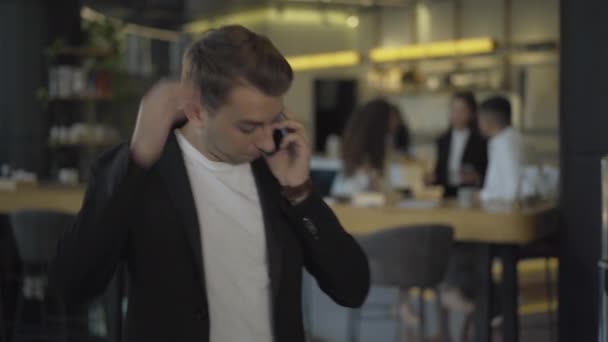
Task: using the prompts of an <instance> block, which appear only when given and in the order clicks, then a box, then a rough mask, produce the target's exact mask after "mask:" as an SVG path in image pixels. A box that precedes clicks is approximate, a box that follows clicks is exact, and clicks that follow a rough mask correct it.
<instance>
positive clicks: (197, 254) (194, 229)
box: [157, 132, 205, 288]
mask: <svg viewBox="0 0 608 342" xmlns="http://www.w3.org/2000/svg"><path fill="white" fill-rule="evenodd" d="M157 167H158V170H159V173H160V175H161V178H162V179H163V181H164V182H165V185H166V188H167V191H168V192H169V195H170V197H171V201H172V202H173V205H174V207H175V210H176V211H177V212H178V214H179V217H180V220H181V221H182V222H181V223H182V226H183V228H184V229H185V233H186V236H187V240H188V242H189V244H190V248H191V249H192V253H193V256H194V262H195V264H196V268H197V270H198V272H199V273H200V278H201V281H202V285H203V288H204V285H205V279H204V277H205V273H204V272H203V252H202V247H201V233H200V226H199V222H198V215H197V211H196V206H195V204H194V196H193V195H192V188H191V186H190V179H189V178H188V173H187V171H186V166H185V164H184V158H183V156H182V151H181V149H180V148H179V145H178V143H177V139H176V137H175V135H174V134H173V132H171V133H170V134H169V137H168V138H167V143H166V144H165V149H164V151H163V153H162V156H161V158H160V160H159V161H158V163H157Z"/></svg>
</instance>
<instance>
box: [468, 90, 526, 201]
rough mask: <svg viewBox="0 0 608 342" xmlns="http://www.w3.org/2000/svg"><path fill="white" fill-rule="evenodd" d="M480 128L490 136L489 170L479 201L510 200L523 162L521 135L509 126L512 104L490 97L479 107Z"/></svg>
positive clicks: (515, 191)
mask: <svg viewBox="0 0 608 342" xmlns="http://www.w3.org/2000/svg"><path fill="white" fill-rule="evenodd" d="M479 128H480V130H481V133H482V134H483V135H484V136H485V137H487V138H488V139H489V143H488V171H487V174H486V178H485V181H484V184H483V189H482V190H481V191H480V193H479V199H480V200H481V201H503V202H511V201H513V200H515V199H517V196H518V191H519V181H520V172H521V169H522V166H523V162H524V153H525V151H524V145H523V140H522V137H521V134H520V133H519V132H518V131H517V130H516V129H515V128H513V126H511V103H510V102H509V100H507V99H506V98H504V97H500V96H497V97H492V98H489V99H487V100H485V101H484V102H483V103H482V104H481V106H480V113H479Z"/></svg>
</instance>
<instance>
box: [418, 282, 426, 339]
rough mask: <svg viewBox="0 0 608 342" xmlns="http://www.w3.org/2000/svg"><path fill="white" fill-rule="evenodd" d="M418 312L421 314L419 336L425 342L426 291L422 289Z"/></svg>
mask: <svg viewBox="0 0 608 342" xmlns="http://www.w3.org/2000/svg"><path fill="white" fill-rule="evenodd" d="M418 306H419V307H418V310H419V312H420V328H419V330H420V331H419V332H418V334H419V336H420V341H424V337H425V334H424V333H425V323H426V322H425V321H426V317H425V316H426V314H425V310H424V309H425V302H424V289H423V288H421V289H420V295H419V297H418Z"/></svg>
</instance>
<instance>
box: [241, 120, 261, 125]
mask: <svg viewBox="0 0 608 342" xmlns="http://www.w3.org/2000/svg"><path fill="white" fill-rule="evenodd" d="M239 124H240V125H251V126H264V123H263V122H262V121H255V120H241V121H239Z"/></svg>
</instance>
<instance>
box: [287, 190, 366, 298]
mask: <svg viewBox="0 0 608 342" xmlns="http://www.w3.org/2000/svg"><path fill="white" fill-rule="evenodd" d="M283 205H284V206H285V207H287V212H288V217H289V218H290V220H291V221H292V223H293V224H294V225H295V230H296V232H297V233H298V235H299V237H300V240H301V241H302V245H303V250H304V263H305V267H306V269H307V270H308V271H309V272H310V273H311V274H312V275H313V276H314V277H315V278H316V279H317V282H318V283H319V286H320V287H321V289H322V290H323V291H324V292H325V293H326V294H327V295H328V296H330V297H331V298H332V299H333V300H334V301H335V302H336V303H338V304H340V305H342V306H347V307H359V306H361V305H362V304H363V302H364V301H365V299H366V297H367V294H368V292H369V288H370V271H369V264H368V260H367V256H366V255H365V253H364V252H363V250H362V249H361V247H360V246H359V244H358V243H357V241H356V240H355V239H354V238H353V237H352V236H351V235H349V234H348V233H347V232H346V231H345V230H344V228H343V227H342V225H341V224H340V222H339V221H338V219H337V217H336V215H335V214H334V213H333V211H332V210H331V208H329V206H328V205H327V204H326V203H325V202H324V201H323V198H322V197H321V196H320V195H319V193H318V192H316V190H315V191H313V192H312V193H311V195H310V196H309V197H308V198H307V199H305V200H304V201H303V202H302V203H299V204H298V205H295V206H291V205H290V204H288V203H287V201H285V202H284V203H283Z"/></svg>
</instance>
